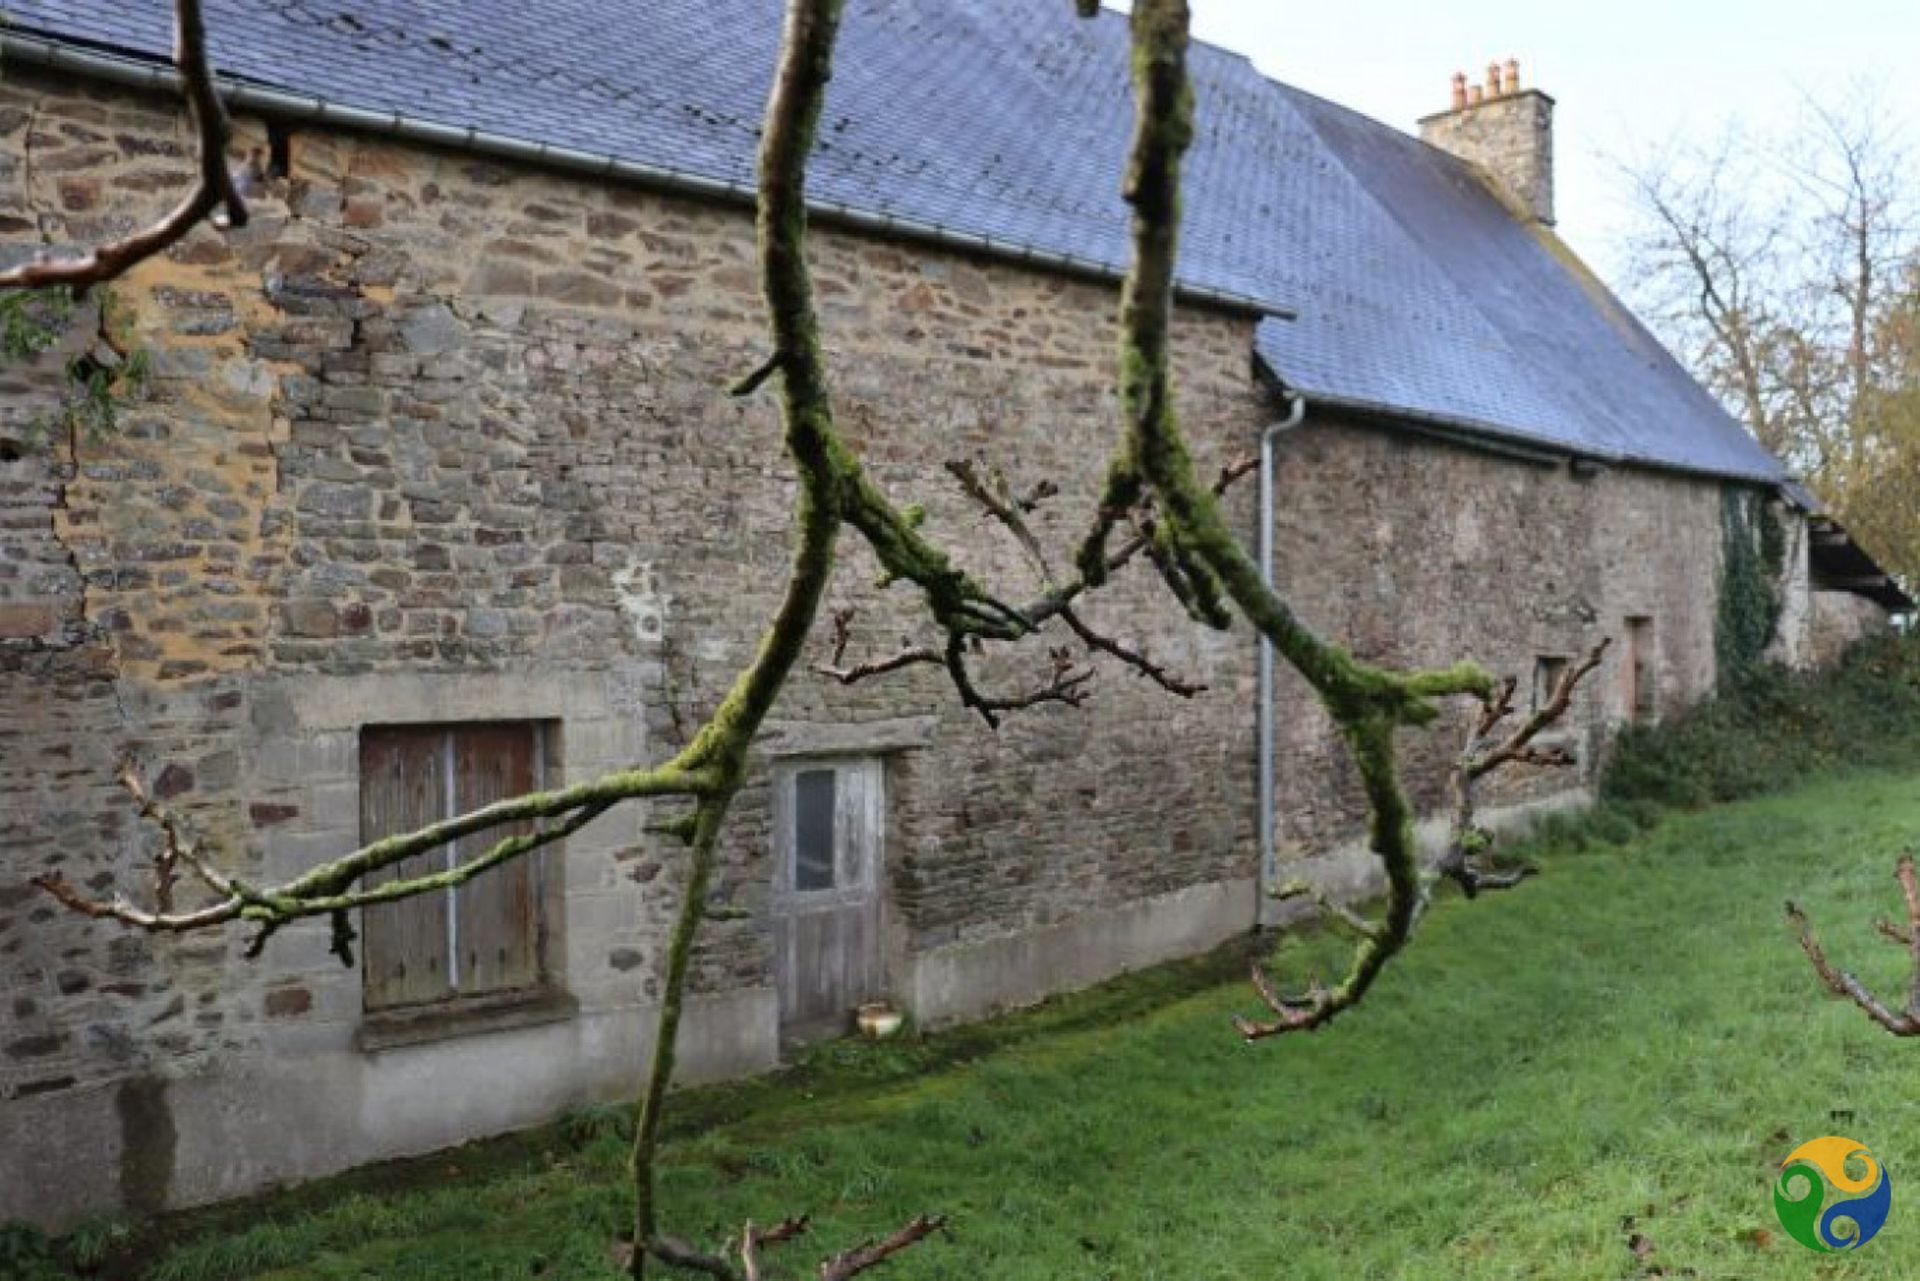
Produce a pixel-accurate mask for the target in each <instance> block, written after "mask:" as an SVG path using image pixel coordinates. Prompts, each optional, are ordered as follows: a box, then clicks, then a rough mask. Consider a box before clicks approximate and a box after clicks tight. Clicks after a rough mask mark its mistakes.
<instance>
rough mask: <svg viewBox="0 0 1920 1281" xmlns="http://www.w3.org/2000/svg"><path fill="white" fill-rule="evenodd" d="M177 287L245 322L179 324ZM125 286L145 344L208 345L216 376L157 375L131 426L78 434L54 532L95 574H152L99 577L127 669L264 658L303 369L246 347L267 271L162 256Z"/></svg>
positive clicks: (129, 314) (183, 673) (239, 665)
mask: <svg viewBox="0 0 1920 1281" xmlns="http://www.w3.org/2000/svg"><path fill="white" fill-rule="evenodd" d="M198 234H210V233H198ZM169 290H171V291H177V292H178V293H183V294H184V293H218V294H222V295H225V296H226V297H227V298H228V299H230V300H231V305H232V308H233V312H234V317H235V321H236V323H235V324H234V325H233V326H232V327H231V328H229V329H228V330H227V331H226V332H224V333H220V334H206V335H186V334H177V333H174V332H172V327H171V325H170V323H169V321H170V317H169V306H168V304H167V302H166V301H165V297H164V295H165V293H166V291H169ZM114 296H115V302H116V305H117V308H118V311H119V313H120V315H121V317H123V318H124V320H123V322H122V323H124V324H125V325H126V333H127V334H128V336H129V337H130V339H131V341H132V343H133V344H134V345H135V346H137V347H141V348H145V349H147V350H148V351H149V352H150V353H153V354H154V355H155V356H156V357H157V356H159V355H161V354H162V353H163V352H165V351H169V350H171V351H174V352H181V351H187V350H199V351H204V352H206V353H207V354H208V357H209V360H210V373H209V375H208V376H207V377H205V378H179V377H157V378H155V379H153V380H152V381H151V383H150V385H149V387H148V389H147V392H146V398H145V399H144V400H142V401H138V402H135V403H132V404H129V405H127V406H125V407H124V408H123V409H122V411H121V421H122V425H123V430H122V431H120V432H118V433H115V434H113V435H111V436H109V437H107V438H104V439H99V440H87V439H85V438H82V439H80V440H78V441H76V442H74V450H75V461H76V462H77V463H78V464H79V466H78V468H77V474H76V475H75V477H74V479H73V481H72V482H71V484H70V485H69V486H68V490H67V500H66V503H65V505H64V506H63V507H62V508H60V509H59V510H58V511H56V512H55V514H54V529H55V533H56V535H57V536H58V537H59V538H60V539H61V540H62V541H63V542H64V543H65V544H66V545H67V546H68V547H69V548H70V549H72V550H73V552H74V553H75V555H76V556H77V557H78V558H79V561H80V564H81V566H82V568H83V569H84V570H87V571H89V572H91V571H97V570H100V569H103V568H106V569H114V570H131V571H134V572H135V574H136V575H137V574H138V573H139V571H145V577H144V579H142V578H140V577H135V576H130V575H125V574H115V575H107V576H103V577H104V582H102V581H100V580H96V583H95V585H94V586H92V587H91V588H90V589H89V591H88V594H87V600H86V612H87V614H88V615H89V616H90V617H92V618H94V619H96V620H97V619H102V618H107V617H109V616H111V617H113V618H114V619H115V620H116V621H115V626H114V627H113V629H112V634H113V636H114V639H115V642H116V648H117V649H118V651H119V655H120V670H121V673H122V674H123V675H124V676H128V677H133V678H136V679H146V680H152V681H163V680H183V679H193V678H195V677H198V676H203V675H206V674H210V673H215V672H229V671H234V670H239V669H243V668H247V667H251V666H257V665H258V663H259V660H260V658H261V656H262V654H263V653H264V647H265V641H266V636H267V630H268V623H269V610H270V604H269V594H268V593H269V588H270V585H271V583H272V580H273V578H274V576H275V575H274V573H273V567H274V566H275V565H277V564H278V563H279V562H280V561H281V559H282V558H283V557H284V555H285V552H286V548H285V546H284V545H283V540H270V539H269V537H268V535H267V534H266V532H265V530H266V529H267V527H268V522H267V521H266V519H265V518H266V516H267V513H268V510H269V509H270V508H271V507H272V506H273V504H275V503H276V502H277V501H279V499H278V490H279V474H278V460H277V449H278V447H279V445H280V444H281V443H282V442H284V441H285V439H286V437H287V432H288V423H287V420H286V419H285V418H284V417H283V416H281V415H280V413H279V412H278V411H277V407H276V399H277V392H278V388H279V385H280V380H281V378H282V377H284V376H286V375H288V374H289V373H292V372H295V370H296V368H297V367H296V366H293V365H291V364H289V363H285V362H274V361H264V360H259V359H256V358H255V357H253V356H252V355H251V354H250V353H249V352H248V351H247V350H246V346H245V342H244V335H245V334H246V333H248V332H249V331H250V330H252V329H253V328H254V327H255V326H256V325H260V324H266V323H270V322H271V320H272V316H273V309H272V306H271V304H270V303H269V302H268V301H267V299H266V298H265V297H264V295H263V294H262V292H261V290H260V288H259V283H258V278H257V276H254V275H252V274H251V273H244V272H242V271H241V270H240V269H238V268H235V267H234V266H232V265H230V264H219V265H211V266H209V265H202V264H193V263H183V262H179V261H175V260H174V259H171V258H168V257H164V256H163V257H161V258H156V259H152V260H149V261H148V262H146V263H144V264H142V265H141V266H140V267H138V268H137V269H135V270H134V271H133V272H132V273H130V274H129V275H128V276H127V277H126V278H125V279H123V280H122V281H121V282H119V283H118V284H117V285H116V286H115V287H114ZM155 428H158V429H157V430H156V429H155ZM116 464H119V465H118V466H116ZM229 503H231V504H238V505H239V506H240V507H241V508H243V509H244V511H243V514H240V515H238V516H236V515H235V514H234V513H233V511H232V510H231V508H230V507H227V506H226V504H229ZM216 507H218V508H221V509H222V510H220V511H216V510H215V508H216Z"/></svg>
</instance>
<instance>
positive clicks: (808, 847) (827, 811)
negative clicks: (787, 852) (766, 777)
mask: <svg viewBox="0 0 1920 1281" xmlns="http://www.w3.org/2000/svg"><path fill="white" fill-rule="evenodd" d="M793 888H794V889H796V890H830V889H832V888H833V771H832V770H830V769H810V770H803V771H801V772H800V773H799V774H796V775H795V776H794V779H793Z"/></svg>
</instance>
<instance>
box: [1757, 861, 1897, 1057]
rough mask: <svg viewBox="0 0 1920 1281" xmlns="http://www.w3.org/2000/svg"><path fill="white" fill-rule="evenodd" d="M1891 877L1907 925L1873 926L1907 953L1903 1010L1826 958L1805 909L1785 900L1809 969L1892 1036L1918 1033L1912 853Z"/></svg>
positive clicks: (1837, 994) (1882, 922)
mask: <svg viewBox="0 0 1920 1281" xmlns="http://www.w3.org/2000/svg"><path fill="white" fill-rule="evenodd" d="M1894 877H1895V878H1896V879H1897V880H1898V881H1899V882H1900V893H1901V895H1902V897H1904V898H1905V899H1906V903H1907V928H1906V929H1905V930H1904V931H1903V930H1901V929H1900V928H1899V927H1898V926H1896V925H1894V924H1892V923H1891V922H1888V921H1879V922H1877V923H1876V924H1875V928H1876V929H1878V930H1879V931H1880V933H1881V934H1883V935H1885V936H1886V937H1887V938H1890V939H1892V940H1894V941H1895V942H1897V943H1900V944H1902V945H1903V946H1904V947H1906V948H1907V950H1908V952H1909V954H1910V956H1911V960H1912V974H1913V977H1912V980H1911V982H1910V985H1909V987H1908V991H1907V1003H1906V1008H1905V1009H1904V1010H1900V1011H1895V1010H1894V1009H1893V1008H1892V1007H1890V1006H1889V1005H1887V1004H1886V1002H1884V1001H1882V1000H1881V999H1880V998H1879V997H1877V996H1875V995H1874V994H1873V993H1872V992H1871V991H1870V990H1868V988H1867V985H1866V984H1864V983H1862V982H1861V981H1860V980H1859V979H1857V978H1855V977H1854V976H1853V974H1852V973H1850V972H1849V971H1846V970H1842V969H1840V968H1838V967H1836V966H1835V965H1834V964H1833V962H1831V961H1829V960H1828V959H1827V954H1826V952H1825V951H1823V950H1822V949H1821V947H1820V942H1819V940H1818V939H1816V938H1815V937H1814V934H1813V926H1812V924H1811V923H1809V922H1808V920H1807V916H1806V913H1804V912H1802V911H1801V910H1800V907H1799V905H1798V904H1796V903H1794V902H1793V901H1792V900H1788V902H1787V920H1788V921H1789V922H1790V923H1791V924H1792V925H1793V928H1794V932H1795V933H1797V934H1798V935H1799V936H1800V948H1801V950H1802V951H1804V952H1805V953H1806V954H1807V960H1808V961H1809V962H1810V963H1811V964H1812V965H1813V972H1814V973H1815V974H1817V975H1819V976H1820V981H1821V982H1822V983H1823V984H1825V985H1826V988H1827V990H1828V991H1829V992H1832V993H1833V994H1834V995H1835V996H1839V997H1844V998H1846V999H1847V1000H1849V1001H1852V1002H1853V1003H1854V1004H1855V1005H1857V1006H1859V1007H1860V1009H1861V1010H1862V1011H1863V1012H1864V1013H1865V1014H1866V1016H1867V1017H1868V1018H1870V1019H1872V1020H1873V1021H1874V1022H1875V1023H1878V1024H1879V1025H1880V1026H1881V1027H1883V1028H1885V1029H1886V1030H1887V1031H1889V1032H1891V1033H1893V1034H1894V1035H1895V1036H1920V880H1917V879H1916V877H1915V874H1914V865H1913V855H1912V854H1902V855H1901V856H1900V861H1899V862H1898V863H1896V864H1895V865H1894Z"/></svg>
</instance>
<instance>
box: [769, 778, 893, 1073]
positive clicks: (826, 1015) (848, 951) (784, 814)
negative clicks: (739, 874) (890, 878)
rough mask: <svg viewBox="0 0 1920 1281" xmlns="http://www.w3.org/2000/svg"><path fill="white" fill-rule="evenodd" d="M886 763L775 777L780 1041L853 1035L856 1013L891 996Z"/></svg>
mask: <svg viewBox="0 0 1920 1281" xmlns="http://www.w3.org/2000/svg"><path fill="white" fill-rule="evenodd" d="M882 777H883V775H882V771H881V767H880V762H879V761H877V760H874V759H871V758H857V757H846V758H833V759H818V760H805V761H796V762H792V763H789V764H785V765H782V766H780V767H779V768H777V769H776V770H775V772H774V788H773V820H774V821H773V831H774V840H773V847H774V875H773V923H774V968H775V970H776V978H777V982H778V985H779V990H780V1035H781V1039H782V1040H785V1041H807V1040H816V1039H819V1038H821V1037H828V1036H836V1035H838V1034H840V1033H842V1032H845V1031H847V1030H848V1029H849V1028H850V1027H851V1026H852V1022H853V1011H854V1007H856V1006H858V1005H860V1004H861V1003H862V1002H865V1001H871V1000H876V999H878V998H879V997H880V996H881V995H883V990H884V984H885V978H884V975H883V974H882V972H881V960H880V957H881V936H880V929H881V920H880V905H881V896H880V892H879V886H880V875H881V867H880V862H881V849H882V848H883V836H884V822H885V819H884V815H885V805H884V798H883V797H882V795H881V785H882Z"/></svg>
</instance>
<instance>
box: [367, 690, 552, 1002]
mask: <svg viewBox="0 0 1920 1281" xmlns="http://www.w3.org/2000/svg"><path fill="white" fill-rule="evenodd" d="M544 745H545V735H544V733H543V727H542V726H540V725H539V724H535V723H527V722H519V723H496V724H460V725H394V726H373V727H368V728H367V729H364V730H362V731H361V735H360V835H361V838H362V839H363V840H366V841H374V840H378V839H379V838H380V837H382V836H390V835H393V834H395V833H398V832H407V831H412V830H413V829H415V828H418V827H421V826H423V825H425V824H428V823H432V822H435V821H437V820H439V819H443V818H450V817H452V816H454V815H456V814H464V813H466V812H467V811H469V810H473V809H477V808H479V807H480V806H482V805H486V804H488V803H489V802H492V801H497V800H501V799H503V798H505V797H509V796H517V795H519V794H520V793H522V792H527V791H531V790H533V789H535V788H538V787H540V786H542V784H543V782H544V779H543V777H542V776H543V774H544V773H545V759H544V758H545V752H544ZM526 830H528V827H527V825H526V824H516V825H512V826H506V827H497V828H494V829H492V830H490V831H488V832H485V833H482V834H479V835H476V836H471V837H467V838H465V839H464V840H461V841H458V842H455V843H454V844H452V845H449V846H447V847H445V848H442V849H438V850H434V851H432V852H431V853H428V854H422V855H418V856H416V857H414V858H411V859H408V860H406V861H405V862H403V863H399V864H396V865H394V866H392V867H389V868H386V869H383V870H382V871H381V872H379V873H376V874H375V875H373V876H370V877H369V878H368V882H369V884H379V883H381V882H383V881H388V880H395V879H399V878H403V877H413V876H419V875H422V874H425V873H431V872H436V871H440V870H443V869H445V868H448V867H452V866H454V865H456V864H457V863H460V862H464V861H465V860H467V859H469V858H472V857H473V856H475V855H477V854H479V853H482V852H483V851H485V850H486V849H487V848H488V847H489V846H490V845H492V844H493V843H494V842H495V841H498V840H500V839H501V838H502V837H505V836H510V835H512V834H514V833H515V832H524V831H526ZM546 855H547V850H540V851H536V852H535V853H533V854H531V855H528V856H525V857H522V858H517V859H510V860H508V861H507V862H505V863H502V864H501V865H499V866H498V867H494V868H490V869H488V870H487V871H485V872H482V873H481V874H480V875H478V876H476V877H474V878H473V879H472V880H470V881H468V882H466V884H464V885H462V886H460V887H459V888H457V889H452V890H444V891H436V892H430V893H426V894H417V895H415V896H413V897H412V898H408V899H402V900H400V901H398V902H394V903H383V904H380V905H379V906H376V907H371V908H368V909H366V910H365V911H364V912H363V913H362V922H361V933H362V936H363V941H362V945H361V951H362V957H363V961H362V965H363V973H364V979H365V985H366V1008H367V1009H368V1011H370V1012H372V1011H381V1010H396V1009H405V1008H412V1007H425V1006H432V1005H435V1004H445V1003H450V1002H460V1001H467V1000H470V999H477V998H499V997H503V996H509V995H512V994H516V993H531V992H535V991H537V990H539V989H540V988H541V987H543V986H544V984H545V982H546V977H547V974H546V950H547V929H546V914H545V910H544V904H543V899H544V885H543V882H544V879H545V878H544V873H545V863H546Z"/></svg>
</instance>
